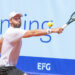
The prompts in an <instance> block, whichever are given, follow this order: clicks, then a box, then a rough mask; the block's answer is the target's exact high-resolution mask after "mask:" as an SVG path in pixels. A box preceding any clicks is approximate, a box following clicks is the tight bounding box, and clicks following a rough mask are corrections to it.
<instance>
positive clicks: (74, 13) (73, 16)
mask: <svg viewBox="0 0 75 75" xmlns="http://www.w3.org/2000/svg"><path fill="white" fill-rule="evenodd" d="M74 21H75V12H73V13H72V14H71V16H70V19H69V20H68V22H67V23H66V24H65V25H63V26H62V28H66V27H67V26H68V25H69V24H70V23H72V22H74Z"/></svg>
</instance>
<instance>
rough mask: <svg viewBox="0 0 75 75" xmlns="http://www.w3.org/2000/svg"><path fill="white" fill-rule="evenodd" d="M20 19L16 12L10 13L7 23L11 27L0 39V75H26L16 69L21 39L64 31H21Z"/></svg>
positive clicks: (54, 29)
mask: <svg viewBox="0 0 75 75" xmlns="http://www.w3.org/2000/svg"><path fill="white" fill-rule="evenodd" d="M21 17H22V14H20V13H18V12H11V13H10V18H9V22H10V24H11V25H10V27H9V28H8V30H7V31H6V32H5V34H4V35H3V37H2V38H1V39H0V53H1V58H0V75H27V74H26V73H24V72H22V71H20V70H19V69H17V68H16V64H17V60H18V57H19V53H20V49H21V45H22V38H29V37H33V36H42V35H46V34H51V33H58V34H60V33H62V31H63V30H64V29H63V28H62V27H60V28H52V29H36V30H23V29H21V28H20V27H21Z"/></svg>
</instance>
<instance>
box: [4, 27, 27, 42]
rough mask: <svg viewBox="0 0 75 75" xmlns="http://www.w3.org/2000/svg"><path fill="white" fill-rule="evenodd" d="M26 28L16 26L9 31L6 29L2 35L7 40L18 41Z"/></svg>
mask: <svg viewBox="0 0 75 75" xmlns="http://www.w3.org/2000/svg"><path fill="white" fill-rule="evenodd" d="M26 32H27V31H26V30H23V29H20V28H16V29H14V30H11V31H9V30H8V31H7V32H6V33H5V34H4V35H3V38H4V39H6V40H7V41H9V42H14V41H18V40H21V39H22V37H23V36H24V34H25V33H26Z"/></svg>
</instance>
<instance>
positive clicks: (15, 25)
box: [13, 22, 21, 28]
mask: <svg viewBox="0 0 75 75" xmlns="http://www.w3.org/2000/svg"><path fill="white" fill-rule="evenodd" d="M13 25H14V27H15V28H20V27H21V23H19V22H16V23H13Z"/></svg>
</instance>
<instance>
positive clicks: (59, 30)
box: [23, 27, 64, 38]
mask: <svg viewBox="0 0 75 75" xmlns="http://www.w3.org/2000/svg"><path fill="white" fill-rule="evenodd" d="M63 30H64V29H63V28H62V27H60V28H52V29H50V30H49V29H48V30H47V29H36V30H28V31H27V32H26V33H25V34H24V36H23V38H28V37H32V36H43V35H47V34H51V33H58V34H60V33H62V31H63Z"/></svg>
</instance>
